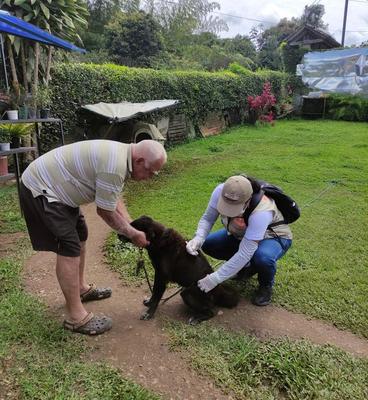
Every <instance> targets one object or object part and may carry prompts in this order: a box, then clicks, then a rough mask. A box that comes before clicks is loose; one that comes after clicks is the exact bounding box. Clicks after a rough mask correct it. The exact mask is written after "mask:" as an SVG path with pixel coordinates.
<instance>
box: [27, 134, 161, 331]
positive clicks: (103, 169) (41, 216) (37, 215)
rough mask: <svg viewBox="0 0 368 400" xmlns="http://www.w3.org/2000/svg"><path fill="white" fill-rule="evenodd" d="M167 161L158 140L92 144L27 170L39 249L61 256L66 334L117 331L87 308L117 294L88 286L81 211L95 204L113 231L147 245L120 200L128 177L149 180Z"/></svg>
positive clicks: (52, 155) (31, 228) (61, 151)
mask: <svg viewBox="0 0 368 400" xmlns="http://www.w3.org/2000/svg"><path fill="white" fill-rule="evenodd" d="M165 162H166V152H165V149H164V148H163V146H162V145H161V144H159V143H158V142H155V141H153V140H144V141H142V142H139V143H137V144H124V143H119V142H114V141H109V140H90V141H82V142H76V143H73V144H69V145H66V146H62V147H59V148H56V149H54V150H52V151H50V152H48V153H46V154H44V155H42V156H41V157H39V158H37V159H36V160H35V161H33V162H32V163H31V164H30V165H29V166H28V168H27V169H26V170H25V171H24V173H23V175H22V183H21V190H20V199H21V206H22V209H23V213H24V217H25V220H26V223H27V228H28V232H29V235H30V238H31V242H32V246H33V249H34V250H38V251H52V252H54V253H56V276H57V279H58V282H59V284H60V287H61V290H62V292H63V295H64V297H65V301H66V309H67V313H68V319H66V320H65V321H64V328H65V329H68V330H71V331H73V332H78V333H83V334H87V335H98V334H101V333H104V332H106V331H108V330H109V329H111V326H112V320H111V318H109V317H107V316H95V315H93V314H92V313H90V312H88V311H87V310H86V309H85V307H84V305H83V303H84V302H87V301H91V300H101V299H105V298H107V297H110V296H111V292H112V291H111V289H110V288H99V287H97V286H95V285H94V284H92V285H90V284H88V283H87V280H86V277H85V259H86V240H87V237H88V229H87V225H86V222H85V219H84V217H83V214H82V213H81V210H80V208H79V206H80V205H82V204H87V203H92V202H95V203H96V206H97V213H98V215H100V216H101V217H102V218H103V220H104V221H105V222H106V223H107V224H108V225H109V226H110V227H111V228H113V229H114V230H116V231H117V232H118V233H120V234H123V235H124V236H127V237H128V238H130V239H131V241H132V243H133V244H135V245H136V246H139V247H145V246H147V245H148V244H149V242H148V241H147V239H146V235H145V233H144V232H141V231H138V230H136V229H134V228H133V227H132V226H131V225H130V222H131V221H132V218H131V217H130V215H129V213H128V211H127V209H126V207H125V205H124V203H123V201H122V200H121V199H120V195H121V192H122V189H123V186H124V183H125V181H126V180H127V179H128V178H132V179H134V180H144V179H149V178H151V177H152V176H153V175H155V174H157V172H158V171H159V170H160V169H161V167H162V166H163V165H164V164H165Z"/></svg>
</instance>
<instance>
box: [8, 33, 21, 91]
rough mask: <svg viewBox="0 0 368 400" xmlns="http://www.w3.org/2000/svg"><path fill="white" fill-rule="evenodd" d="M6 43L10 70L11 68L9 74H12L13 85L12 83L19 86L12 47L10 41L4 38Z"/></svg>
mask: <svg viewBox="0 0 368 400" xmlns="http://www.w3.org/2000/svg"><path fill="white" fill-rule="evenodd" d="M6 45H7V49H8V57H9V63H10V70H11V74H12V84H13V86H14V85H16V86H19V82H18V74H17V68H16V67H15V60H14V53H13V48H12V44H11V41H10V39H9V38H7V39H6Z"/></svg>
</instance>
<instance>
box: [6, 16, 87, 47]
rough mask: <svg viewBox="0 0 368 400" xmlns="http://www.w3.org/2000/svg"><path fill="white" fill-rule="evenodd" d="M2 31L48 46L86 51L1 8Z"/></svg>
mask: <svg viewBox="0 0 368 400" xmlns="http://www.w3.org/2000/svg"><path fill="white" fill-rule="evenodd" d="M1 32H4V33H8V34H9V35H14V36H20V37H23V38H25V39H29V40H34V41H36V42H40V43H43V44H46V45H48V46H55V47H60V48H62V49H65V50H70V51H78V52H79V53H85V52H86V50H84V49H81V48H80V47H77V46H75V45H74V44H72V43H70V42H67V41H66V40H63V39H60V38H58V37H57V36H54V35H51V34H50V33H48V32H46V31H44V30H42V29H40V28H38V27H37V26H35V25H32V24H30V23H28V22H25V21H23V20H22V19H20V18H17V17H13V16H12V15H11V14H9V13H8V12H7V11H1V10H0V33H1Z"/></svg>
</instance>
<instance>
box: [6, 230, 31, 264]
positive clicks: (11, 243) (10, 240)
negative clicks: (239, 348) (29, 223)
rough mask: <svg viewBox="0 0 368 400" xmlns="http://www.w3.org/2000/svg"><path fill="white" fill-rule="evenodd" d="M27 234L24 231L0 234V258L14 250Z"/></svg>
mask: <svg viewBox="0 0 368 400" xmlns="http://www.w3.org/2000/svg"><path fill="white" fill-rule="evenodd" d="M25 236H26V234H25V233H23V232H16V233H2V234H1V235H0V258H2V257H6V255H7V254H8V253H10V252H12V251H13V250H14V248H15V247H16V246H17V244H18V242H19V241H20V240H21V239H23V238H24V237H25Z"/></svg>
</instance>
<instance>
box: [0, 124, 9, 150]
mask: <svg viewBox="0 0 368 400" xmlns="http://www.w3.org/2000/svg"><path fill="white" fill-rule="evenodd" d="M10 139H11V136H10V133H9V131H8V130H7V129H6V127H5V125H2V126H0V151H7V150H10Z"/></svg>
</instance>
